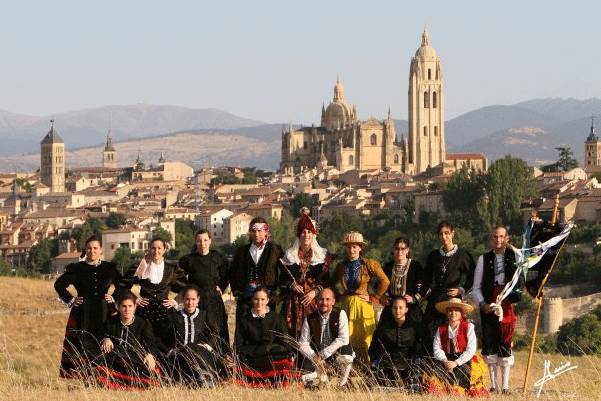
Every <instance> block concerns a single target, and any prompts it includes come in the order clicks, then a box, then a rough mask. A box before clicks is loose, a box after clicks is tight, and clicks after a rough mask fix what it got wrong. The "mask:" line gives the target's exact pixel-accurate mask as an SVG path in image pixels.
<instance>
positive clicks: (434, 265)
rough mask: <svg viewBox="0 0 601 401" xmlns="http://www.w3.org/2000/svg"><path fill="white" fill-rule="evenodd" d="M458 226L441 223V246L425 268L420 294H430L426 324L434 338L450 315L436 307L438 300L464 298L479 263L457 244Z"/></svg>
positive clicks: (425, 314)
mask: <svg viewBox="0 0 601 401" xmlns="http://www.w3.org/2000/svg"><path fill="white" fill-rule="evenodd" d="M454 235H455V228H454V227H453V225H452V224H450V223H448V222H446V221H443V222H441V223H440V224H438V237H439V238H440V242H441V245H442V246H441V247H440V249H435V250H433V251H432V252H430V254H429V255H428V259H427V261H426V268H425V271H424V285H423V287H422V289H421V290H420V293H422V294H424V295H426V294H427V299H428V306H427V307H426V311H425V313H424V323H425V324H426V325H427V327H428V329H429V334H430V336H431V338H434V333H435V331H436V328H437V327H438V326H439V325H440V324H441V323H442V322H444V321H445V319H446V316H445V315H444V314H442V313H439V312H438V311H437V310H436V304H437V303H438V302H442V301H446V300H448V299H450V298H462V297H463V295H464V294H465V292H466V291H468V290H469V289H471V288H472V283H473V281H474V270H475V269H476V263H475V262H474V258H473V257H472V255H471V254H470V253H469V252H468V251H467V250H465V249H464V248H461V247H459V246H457V245H456V244H454V243H453V237H454Z"/></svg>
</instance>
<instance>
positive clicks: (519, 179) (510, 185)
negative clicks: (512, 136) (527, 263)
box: [480, 155, 537, 232]
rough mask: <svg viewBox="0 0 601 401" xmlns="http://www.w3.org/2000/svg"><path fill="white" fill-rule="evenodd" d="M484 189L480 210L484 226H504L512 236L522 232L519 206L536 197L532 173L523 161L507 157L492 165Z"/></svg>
mask: <svg viewBox="0 0 601 401" xmlns="http://www.w3.org/2000/svg"><path fill="white" fill-rule="evenodd" d="M485 187H486V190H485V194H486V196H487V198H486V202H485V204H481V205H480V208H486V209H487V210H486V212H487V213H486V215H487V216H488V218H489V219H490V220H489V221H487V222H485V223H486V225H487V226H488V227H490V226H493V225H495V224H506V225H509V226H510V227H511V228H512V232H521V230H522V216H521V211H520V208H521V205H522V203H523V202H524V201H526V200H528V199H531V198H534V197H535V196H536V195H537V191H536V186H535V183H534V179H533V176H532V169H531V168H530V167H528V164H526V162H525V161H524V160H522V159H519V158H514V157H511V156H509V155H507V156H505V158H503V159H498V160H496V161H495V162H493V163H492V165H491V166H490V168H489V170H488V176H487V177H486V184H485Z"/></svg>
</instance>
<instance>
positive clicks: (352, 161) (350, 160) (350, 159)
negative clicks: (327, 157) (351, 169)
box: [348, 155, 355, 166]
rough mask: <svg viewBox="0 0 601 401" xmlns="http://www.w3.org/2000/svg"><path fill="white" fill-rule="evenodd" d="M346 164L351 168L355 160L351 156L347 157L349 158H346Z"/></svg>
mask: <svg viewBox="0 0 601 401" xmlns="http://www.w3.org/2000/svg"><path fill="white" fill-rule="evenodd" d="M348 164H350V165H351V166H352V165H353V164H355V159H354V158H353V155H349V157H348Z"/></svg>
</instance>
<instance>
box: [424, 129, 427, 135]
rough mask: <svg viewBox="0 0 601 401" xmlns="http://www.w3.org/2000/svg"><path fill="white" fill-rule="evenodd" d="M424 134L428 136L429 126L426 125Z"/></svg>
mask: <svg viewBox="0 0 601 401" xmlns="http://www.w3.org/2000/svg"><path fill="white" fill-rule="evenodd" d="M424 136H428V127H424Z"/></svg>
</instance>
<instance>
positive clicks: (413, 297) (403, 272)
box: [382, 237, 424, 322]
mask: <svg viewBox="0 0 601 401" xmlns="http://www.w3.org/2000/svg"><path fill="white" fill-rule="evenodd" d="M409 251H410V249H409V240H408V239H407V238H404V237H399V238H397V239H396V240H395V241H394V245H393V248H392V253H393V256H394V258H393V260H391V261H390V262H388V263H386V264H385V265H384V273H385V274H386V276H387V277H388V279H389V280H390V286H389V287H388V291H386V296H385V297H382V304H384V305H386V306H387V307H386V310H385V313H386V315H390V307H389V306H390V303H391V300H392V299H394V298H397V297H403V298H405V300H406V301H407V305H408V307H409V313H408V318H410V319H412V320H413V321H415V322H420V321H421V319H422V312H421V309H420V308H419V302H420V300H421V294H420V293H419V289H420V288H421V286H422V282H423V275H424V270H423V268H422V265H421V264H420V263H419V262H418V261H417V260H415V259H412V258H411V257H410V255H409ZM388 317H389V316H388Z"/></svg>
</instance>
